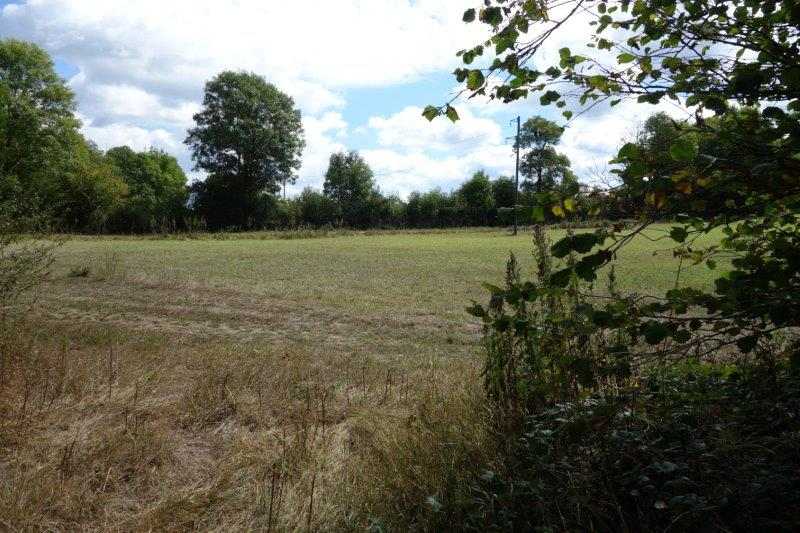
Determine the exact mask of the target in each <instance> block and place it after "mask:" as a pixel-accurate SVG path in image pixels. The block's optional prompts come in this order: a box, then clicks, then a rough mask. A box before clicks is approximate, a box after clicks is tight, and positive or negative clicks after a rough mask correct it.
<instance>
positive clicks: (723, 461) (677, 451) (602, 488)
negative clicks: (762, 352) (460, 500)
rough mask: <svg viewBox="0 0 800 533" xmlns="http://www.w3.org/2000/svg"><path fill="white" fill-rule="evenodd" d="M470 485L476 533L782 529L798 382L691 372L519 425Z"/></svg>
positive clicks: (799, 475) (796, 512)
mask: <svg viewBox="0 0 800 533" xmlns="http://www.w3.org/2000/svg"><path fill="white" fill-rule="evenodd" d="M512 444H513V448H512V451H511V452H510V453H509V455H508V456H507V457H506V458H505V459H504V461H503V462H502V463H499V464H496V465H495V466H494V468H493V469H492V470H487V471H486V472H485V473H484V475H483V476H482V477H481V479H480V480H479V481H478V482H476V484H475V486H474V488H473V490H474V492H473V494H474V499H473V501H472V506H471V507H470V508H469V509H465V510H464V514H465V520H466V522H467V523H468V525H469V526H470V527H471V528H472V529H476V530H481V531H485V530H487V529H488V530H503V531H510V530H514V531H530V530H532V529H533V530H536V529H538V530H541V531H553V530H573V531H576V530H584V531H587V530H588V531H665V530H673V531H687V530H692V531H696V530H703V531H753V530H758V529H761V530H764V531H789V530H796V528H797V527H798V525H800V522H798V520H800V518H799V517H800V451H798V450H800V375H798V374H797V373H792V372H791V371H789V370H787V369H781V370H778V371H777V372H776V373H775V374H769V373H765V372H763V371H757V370H755V371H753V370H750V371H741V370H736V369H734V370H732V369H723V368H720V367H711V366H702V365H693V366H687V367H684V368H682V369H680V370H673V371H669V372H665V373H661V374H660V375H659V374H653V375H651V376H649V377H648V378H647V379H646V380H645V381H644V383H643V386H642V388H641V390H640V391H639V392H638V393H637V394H629V395H622V396H619V397H616V398H612V399H609V398H603V397H601V396H594V397H591V398H588V399H585V400H582V401H580V402H571V403H564V404H558V405H555V406H553V407H552V408H551V409H548V410H546V411H543V412H541V413H537V414H535V415H531V416H529V417H527V418H526V421H525V429H524V432H523V433H522V434H521V436H520V437H519V439H518V440H517V441H515V442H514V443H512Z"/></svg>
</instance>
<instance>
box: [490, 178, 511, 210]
mask: <svg viewBox="0 0 800 533" xmlns="http://www.w3.org/2000/svg"><path fill="white" fill-rule="evenodd" d="M492 196H493V197H494V205H495V206H496V207H498V208H500V207H514V199H515V196H514V180H513V179H512V178H509V177H507V176H500V177H499V178H497V179H496V180H494V182H492Z"/></svg>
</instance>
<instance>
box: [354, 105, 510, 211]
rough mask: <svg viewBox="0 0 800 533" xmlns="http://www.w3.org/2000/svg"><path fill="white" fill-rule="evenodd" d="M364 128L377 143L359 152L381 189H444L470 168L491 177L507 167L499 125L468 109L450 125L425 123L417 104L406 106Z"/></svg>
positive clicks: (400, 191) (403, 192)
mask: <svg viewBox="0 0 800 533" xmlns="http://www.w3.org/2000/svg"><path fill="white" fill-rule="evenodd" d="M368 128H369V131H368V133H370V134H372V135H374V136H375V138H376V139H377V141H378V144H379V145H380V147H379V148H377V149H373V150H366V151H365V152H364V156H365V158H366V159H367V161H368V162H369V163H370V165H371V166H372V168H373V170H374V171H375V173H376V178H377V181H378V183H379V185H380V186H381V188H382V190H384V191H386V192H392V193H398V194H400V195H401V196H407V195H408V193H410V192H412V191H414V190H426V189H431V188H433V187H436V186H439V187H441V188H443V189H445V190H450V189H452V188H454V187H456V186H457V185H459V184H460V183H461V182H463V181H464V179H465V178H467V177H469V175H470V174H472V173H473V172H475V171H476V170H481V169H483V170H487V171H488V172H490V173H492V174H495V175H496V174H504V173H505V174H508V173H510V172H512V171H513V159H512V152H511V147H510V144H509V143H508V141H507V139H505V138H504V137H503V131H502V128H501V127H500V125H499V124H498V123H497V122H495V121H494V120H491V119H487V118H482V117H478V116H476V115H475V114H474V113H473V112H472V111H471V110H470V109H469V108H464V109H462V111H461V120H459V121H458V122H456V123H452V122H450V121H449V120H443V119H438V120H435V121H433V122H428V120H426V119H425V118H423V117H422V108H419V107H415V106H409V107H406V108H405V109H403V110H401V111H399V112H398V113H395V114H393V115H390V116H387V117H373V118H371V119H370V120H369V123H368Z"/></svg>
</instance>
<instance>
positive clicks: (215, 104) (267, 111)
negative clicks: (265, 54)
mask: <svg viewBox="0 0 800 533" xmlns="http://www.w3.org/2000/svg"><path fill="white" fill-rule="evenodd" d="M194 120H195V122H196V126H195V127H194V128H192V129H190V130H189V134H188V136H187V137H186V141H185V142H186V144H187V145H188V146H189V148H190V149H191V150H192V158H193V159H194V161H195V163H196V168H197V169H198V170H203V171H205V172H207V173H208V174H209V176H208V178H207V180H206V182H205V186H203V187H201V188H199V190H197V191H196V192H197V194H198V195H200V196H203V198H200V199H199V200H198V206H199V207H200V209H201V211H202V214H203V216H204V217H205V218H206V220H207V221H208V224H209V225H210V226H212V227H222V226H238V227H242V228H249V227H253V225H254V224H255V216H256V213H257V211H258V209H259V203H260V202H261V201H262V196H263V195H264V194H273V193H275V192H277V191H278V190H279V188H280V184H281V183H283V182H286V181H288V182H293V181H294V179H295V177H294V172H295V171H296V170H297V169H298V168H299V167H300V154H301V153H302V150H303V147H304V146H305V141H304V139H303V128H302V123H301V117H300V111H299V110H298V109H296V108H295V106H294V101H293V100H292V99H291V98H290V97H289V96H287V95H286V94H284V93H282V92H281V91H279V90H278V89H277V88H276V87H275V86H274V85H272V84H269V83H267V82H266V81H265V80H264V78H263V77H261V76H258V75H256V74H250V73H246V72H230V71H226V72H222V73H220V74H219V75H217V76H216V77H214V79H212V80H211V81H209V82H208V83H207V84H206V88H205V97H204V99H203V110H202V111H201V112H200V113H197V114H196V115H195V116H194Z"/></svg>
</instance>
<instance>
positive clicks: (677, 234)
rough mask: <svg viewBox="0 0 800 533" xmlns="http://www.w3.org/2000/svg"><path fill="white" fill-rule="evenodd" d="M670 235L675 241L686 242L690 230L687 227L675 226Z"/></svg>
mask: <svg viewBox="0 0 800 533" xmlns="http://www.w3.org/2000/svg"><path fill="white" fill-rule="evenodd" d="M669 236H670V237H671V238H672V240H673V241H675V242H684V241H685V240H686V237H688V236H689V232H688V231H686V228H682V227H680V226H675V227H674V228H672V231H670V232H669Z"/></svg>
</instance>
